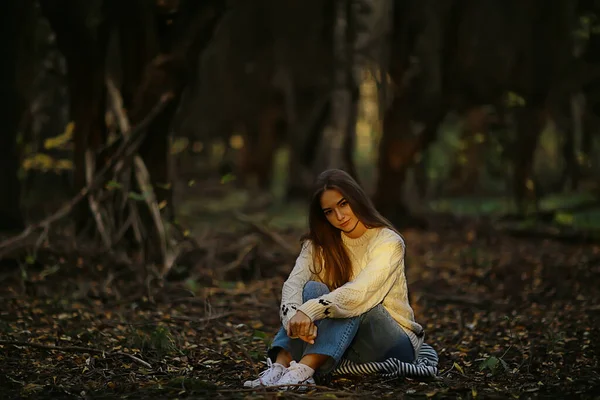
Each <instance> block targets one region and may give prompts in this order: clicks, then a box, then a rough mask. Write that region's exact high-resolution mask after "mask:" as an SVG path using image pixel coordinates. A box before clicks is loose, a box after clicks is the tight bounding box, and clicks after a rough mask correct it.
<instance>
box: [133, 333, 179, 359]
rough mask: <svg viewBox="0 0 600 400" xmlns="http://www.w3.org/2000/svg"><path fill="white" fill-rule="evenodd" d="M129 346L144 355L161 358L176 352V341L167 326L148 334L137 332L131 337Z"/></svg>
mask: <svg viewBox="0 0 600 400" xmlns="http://www.w3.org/2000/svg"><path fill="white" fill-rule="evenodd" d="M128 342H129V343H128V345H129V346H130V347H132V348H137V349H140V350H141V352H142V353H145V354H146V353H151V354H154V355H156V356H157V357H159V358H162V357H163V356H165V355H167V354H170V353H172V352H173V351H175V350H176V348H177V347H176V345H175V340H174V338H173V335H172V334H171V331H170V330H169V328H167V327H166V326H157V327H156V328H154V329H153V330H152V331H150V332H147V331H144V330H141V329H138V330H135V331H133V332H132V333H131V335H129V339H128Z"/></svg>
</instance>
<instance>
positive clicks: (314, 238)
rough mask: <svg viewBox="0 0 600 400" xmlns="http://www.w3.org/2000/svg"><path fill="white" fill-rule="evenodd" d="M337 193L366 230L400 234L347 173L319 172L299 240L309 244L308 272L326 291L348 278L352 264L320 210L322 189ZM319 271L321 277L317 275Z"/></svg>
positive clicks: (334, 171)
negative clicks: (311, 255) (310, 258)
mask: <svg viewBox="0 0 600 400" xmlns="http://www.w3.org/2000/svg"><path fill="white" fill-rule="evenodd" d="M330 189H334V190H337V191H338V192H340V193H341V194H342V196H344V198H345V199H346V200H347V201H348V203H349V204H350V207H351V208H352V211H353V212H354V215H356V217H357V218H358V219H359V220H360V221H361V222H362V223H363V224H364V225H365V226H367V227H368V228H379V227H386V228H390V229H392V230H393V231H395V232H397V233H398V234H400V233H399V232H398V231H397V230H396V229H395V228H394V227H393V225H392V224H391V223H390V222H389V221H388V220H387V219H386V218H384V217H383V216H382V215H381V214H380V213H379V211H377V209H375V206H374V205H373V202H372V201H371V199H369V197H368V196H367V194H366V193H365V191H364V190H363V189H362V188H361V187H360V185H359V184H358V183H357V182H356V180H354V178H352V176H350V174H348V173H347V172H344V171H342V170H339V169H330V170H327V171H324V172H322V173H321V174H320V175H319V176H318V178H317V180H316V182H315V190H314V192H313V196H312V199H311V201H310V208H309V214H308V227H309V232H308V233H307V234H306V235H304V236H303V237H302V241H303V242H304V241H306V240H310V241H311V242H312V245H313V263H312V267H311V272H312V273H313V274H315V275H317V276H321V279H322V280H323V283H325V284H326V285H327V286H328V287H329V289H330V290H334V289H336V288H338V287H340V286H342V285H343V284H345V283H346V282H348V281H350V279H351V278H352V263H351V261H350V257H349V256H348V253H347V252H346V248H345V246H344V243H343V241H342V237H341V232H340V230H339V229H337V228H335V227H334V226H333V225H331V224H330V223H329V221H328V220H327V218H326V217H325V214H324V213H323V209H322V208H321V196H322V195H323V192H325V191H326V190H330ZM321 272H324V274H322V275H321Z"/></svg>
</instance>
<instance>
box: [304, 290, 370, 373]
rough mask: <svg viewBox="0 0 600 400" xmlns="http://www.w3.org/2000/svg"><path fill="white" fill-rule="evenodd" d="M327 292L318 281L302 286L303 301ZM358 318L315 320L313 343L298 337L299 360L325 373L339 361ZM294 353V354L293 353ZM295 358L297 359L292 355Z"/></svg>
mask: <svg viewBox="0 0 600 400" xmlns="http://www.w3.org/2000/svg"><path fill="white" fill-rule="evenodd" d="M327 293H329V289H328V288H327V286H326V285H325V284H323V283H320V282H314V281H310V282H308V283H307V284H306V285H305V286H304V291H303V296H302V297H303V301H307V300H310V299H314V298H318V297H321V296H322V295H324V294H327ZM359 324H360V319H359V318H358V317H356V318H337V319H333V318H331V319H323V320H320V321H317V322H316V324H315V325H317V328H318V330H317V338H316V339H315V343H314V344H308V343H306V342H303V341H301V340H299V339H298V341H299V342H300V344H301V346H302V347H303V351H302V358H301V359H300V362H301V363H302V364H306V365H308V366H309V367H311V368H313V369H315V370H316V369H318V370H319V374H326V373H328V372H330V371H331V370H333V368H334V367H335V366H336V365H337V364H338V363H339V362H340V360H341V359H342V356H343V355H344V353H345V352H346V349H347V348H348V346H350V343H352V339H353V338H354V335H356V332H357V330H358V327H359ZM293 355H295V354H293ZM294 359H295V360H298V359H297V358H295V357H294Z"/></svg>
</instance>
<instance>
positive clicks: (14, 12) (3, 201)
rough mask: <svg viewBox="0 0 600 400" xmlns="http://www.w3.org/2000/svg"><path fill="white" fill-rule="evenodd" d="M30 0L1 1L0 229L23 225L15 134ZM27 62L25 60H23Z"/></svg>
mask: <svg viewBox="0 0 600 400" xmlns="http://www.w3.org/2000/svg"><path fill="white" fill-rule="evenodd" d="M33 12H34V2H33V1H32V0H3V1H2V2H0V21H1V22H2V26H3V27H4V32H3V33H2V35H0V51H1V52H2V57H1V60H0V95H1V96H2V97H1V100H0V123H1V124H2V133H0V171H1V172H0V188H1V190H2V196H0V230H18V229H22V228H23V218H22V216H21V209H20V197H21V183H20V181H19V179H18V177H17V171H18V170H19V156H18V151H17V140H16V139H17V135H18V132H19V124H20V122H21V116H22V115H23V113H24V112H25V109H26V107H27V104H28V101H29V99H28V95H27V93H26V92H27V90H25V86H27V85H30V83H31V80H32V79H33V77H32V76H30V75H31V74H30V73H29V72H30V71H31V69H30V67H31V65H24V63H23V61H24V59H23V56H24V55H25V53H24V52H25V51H27V50H29V49H31V48H32V41H33V40H34V38H35V35H34V34H35V28H34V27H33V26H32V24H31V22H32V20H33V17H34V13H33ZM25 63H26V62H25Z"/></svg>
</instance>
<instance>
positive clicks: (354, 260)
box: [244, 170, 424, 387]
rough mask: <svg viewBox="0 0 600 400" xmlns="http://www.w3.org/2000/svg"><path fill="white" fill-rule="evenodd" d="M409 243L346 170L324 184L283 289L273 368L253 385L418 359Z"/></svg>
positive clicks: (419, 332)
mask: <svg viewBox="0 0 600 400" xmlns="http://www.w3.org/2000/svg"><path fill="white" fill-rule="evenodd" d="M404 248H405V245H404V241H403V239H402V236H401V235H400V234H399V233H398V232H397V231H396V230H395V229H394V228H393V227H392V225H391V224H390V223H389V222H388V221H387V220H386V219H385V218H383V217H382V216H381V214H379V212H378V211H377V210H376V209H375V207H374V206H373V204H372V203H371V201H370V199H369V198H368V197H367V195H366V194H365V192H364V191H363V189H362V188H361V187H360V186H359V185H358V184H357V182H356V181H355V180H354V179H353V178H352V177H351V176H350V175H349V174H347V173H346V172H344V171H341V170H328V171H325V172H323V173H322V174H321V175H320V176H319V177H318V179H317V182H316V190H315V192H314V195H313V197H312V201H311V203H310V210H309V232H308V234H307V235H306V236H305V237H304V238H303V243H302V250H301V252H300V255H299V256H298V258H297V260H296V264H295V266H294V268H293V270H292V272H291V273H290V275H289V277H288V279H287V280H286V281H285V283H284V285H283V290H282V299H281V308H280V317H281V322H282V328H281V329H280V330H279V332H278V333H277V335H276V336H275V338H274V340H273V343H272V344H271V348H270V349H269V351H268V354H267V355H268V359H267V366H268V368H267V369H266V370H265V371H263V372H261V373H260V376H259V377H258V378H257V379H255V380H251V381H247V382H245V383H244V386H246V387H258V386H261V385H262V386H275V385H277V386H278V385H298V384H311V383H314V379H313V375H314V374H315V371H318V372H319V374H322V375H325V374H327V373H329V372H331V371H332V370H333V369H334V368H335V367H336V366H337V364H338V363H339V362H340V360H341V359H342V358H347V359H349V360H351V361H354V362H356V363H363V362H371V361H384V360H386V359H388V358H397V359H399V360H401V361H404V362H413V361H414V360H415V359H416V355H417V354H418V352H419V349H420V347H421V344H422V343H423V336H424V334H423V328H422V327H421V325H419V324H418V323H416V322H415V319H414V314H413V310H412V308H411V306H410V304H409V301H408V289H407V286H406V277H405V275H404Z"/></svg>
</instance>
